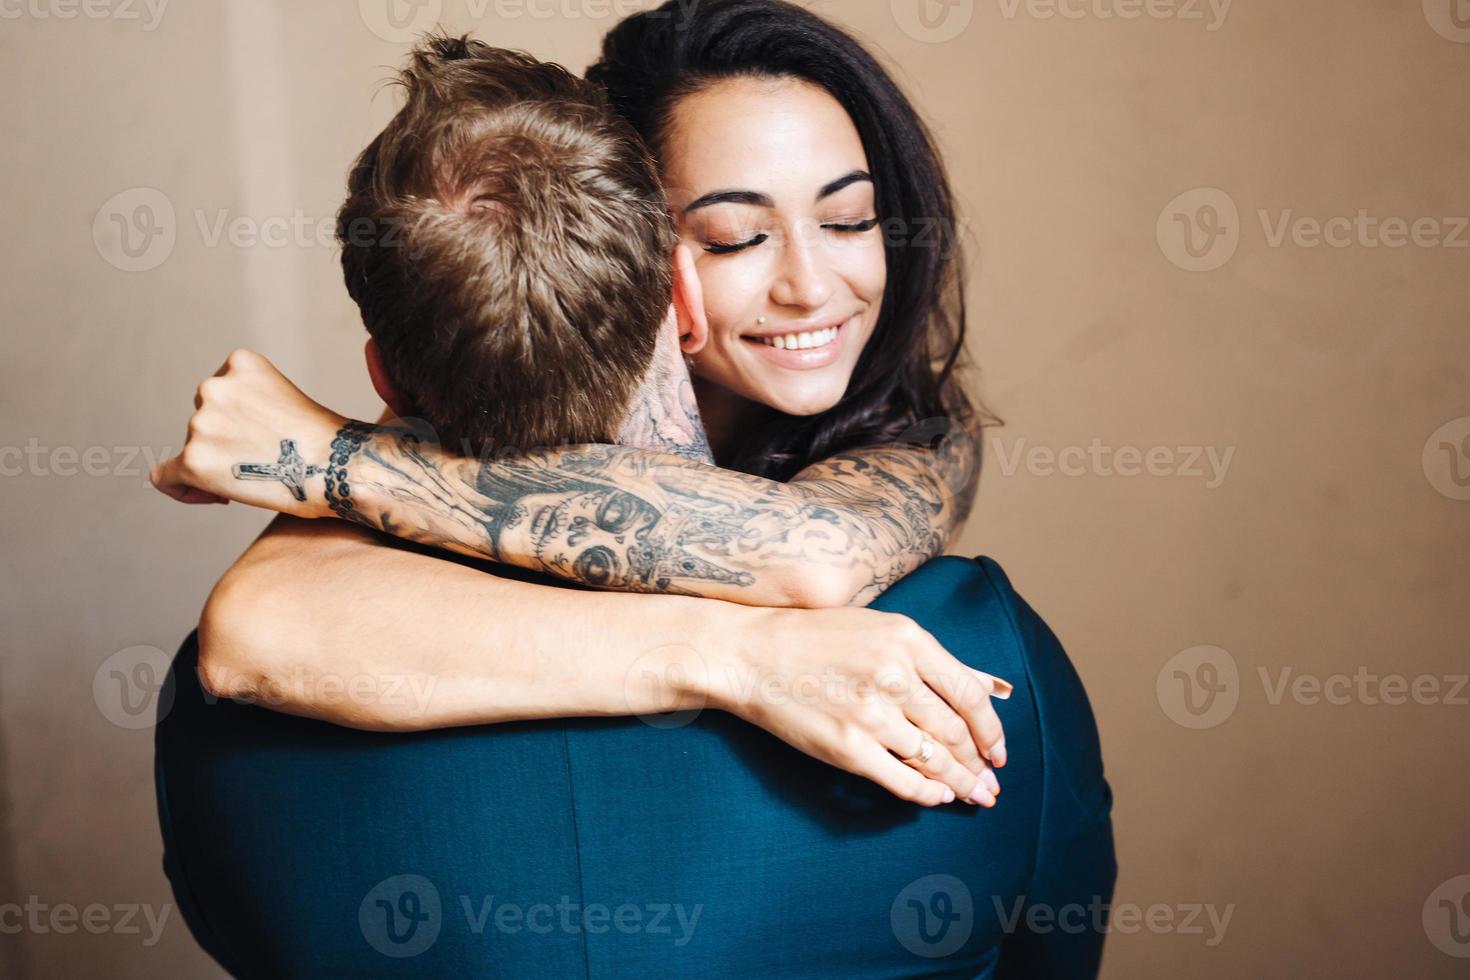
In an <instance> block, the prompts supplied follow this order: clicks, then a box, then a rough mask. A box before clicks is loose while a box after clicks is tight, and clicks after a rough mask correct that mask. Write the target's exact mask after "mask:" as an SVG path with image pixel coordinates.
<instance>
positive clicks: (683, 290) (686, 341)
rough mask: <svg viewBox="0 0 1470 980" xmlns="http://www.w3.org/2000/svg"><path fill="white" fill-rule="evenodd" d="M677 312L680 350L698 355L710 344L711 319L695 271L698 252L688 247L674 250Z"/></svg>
mask: <svg viewBox="0 0 1470 980" xmlns="http://www.w3.org/2000/svg"><path fill="white" fill-rule="evenodd" d="M673 264H674V312H675V313H676V314H677V316H678V319H679V349H680V350H682V351H683V352H684V353H685V354H698V353H699V352H700V351H702V350H704V345H705V344H706V343H708V342H709V320H708V319H707V318H706V317H705V315H704V289H703V287H701V286H700V284H699V273H697V272H695V271H694V253H692V252H690V251H689V248H688V246H686V245H678V246H676V247H675V248H674V258H673Z"/></svg>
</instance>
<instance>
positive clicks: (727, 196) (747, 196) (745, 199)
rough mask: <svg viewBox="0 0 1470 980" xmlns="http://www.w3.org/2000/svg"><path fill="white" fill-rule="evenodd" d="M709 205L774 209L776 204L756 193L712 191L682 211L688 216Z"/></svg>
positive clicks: (765, 196)
mask: <svg viewBox="0 0 1470 980" xmlns="http://www.w3.org/2000/svg"><path fill="white" fill-rule="evenodd" d="M711 204H750V205H753V206H755V207H758V208H774V207H775V206H776V202H775V201H773V200H771V199H770V197H769V196H768V195H765V194H760V193H757V192H756V191H714V192H712V193H709V194H706V195H704V196H703V197H699V198H695V199H694V201H693V203H691V204H690V205H689V206H688V207H687V208H685V209H684V213H685V214H688V213H689V212H691V211H698V210H699V209H700V208H707V207H709V206H710V205H711Z"/></svg>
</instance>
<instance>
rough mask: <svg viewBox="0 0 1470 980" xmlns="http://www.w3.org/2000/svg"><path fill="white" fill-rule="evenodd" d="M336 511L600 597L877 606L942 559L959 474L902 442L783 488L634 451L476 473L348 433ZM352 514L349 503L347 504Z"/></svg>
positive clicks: (473, 465) (423, 449)
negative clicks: (881, 597)
mask: <svg viewBox="0 0 1470 980" xmlns="http://www.w3.org/2000/svg"><path fill="white" fill-rule="evenodd" d="M333 459H334V462H335V461H337V460H345V463H337V480H336V481H335V484H334V482H333V480H332V474H330V473H329V474H328V488H329V493H328V495H327V499H328V501H329V502H331V501H332V500H333V499H334V493H333V492H332V488H333V487H334V485H335V486H336V488H337V490H338V491H340V486H341V483H342V476H343V475H345V476H346V478H347V481H348V483H347V485H348V488H349V495H348V496H347V497H345V498H344V497H343V496H342V495H341V494H340V492H336V493H335V500H336V504H335V505H334V506H333V507H332V511H333V512H335V513H337V514H338V515H339V516H342V517H348V518H351V519H353V520H356V521H358V522H361V523H363V524H365V525H367V526H369V527H373V528H375V529H378V530H382V531H386V532H388V533H391V534H394V535H397V536H399V537H402V538H405V539H408V540H411V541H415V542H418V543H421V544H426V545H430V546H433V547H436V548H444V549H448V550H452V551H456V552H459V553H461V554H467V555H473V556H478V557H483V558H488V559H491V560H494V561H499V562H505V563H508V564H515V565H520V566H523V567H526V568H531V569H534V570H537V571H543V572H547V573H550V574H553V575H556V576H558V577H560V578H563V579H567V580H571V581H576V582H580V583H584V584H587V585H592V586H597V587H601V588H609V589H619V590H624V591H637V592H664V593H678V594H686V595H696V596H704V597H708V598H719V599H727V600H731V601H734V602H740V603H746V604H750V605H765V606H835V605H844V604H849V603H857V604H865V603H866V602H868V601H871V599H872V598H874V597H875V596H876V595H878V594H879V593H881V592H882V591H883V589H885V588H887V587H888V586H889V585H891V584H892V583H893V582H895V581H897V580H898V579H899V578H901V577H902V576H903V575H905V574H907V573H908V572H909V571H912V570H913V569H914V568H916V567H918V565H920V564H922V563H923V562H924V561H925V560H927V559H928V558H930V557H933V556H934V555H936V554H939V553H940V552H942V551H943V550H944V547H945V544H946V541H947V539H948V537H949V535H950V534H951V533H952V531H953V529H954V527H955V526H956V525H957V523H958V521H959V520H960V519H961V517H962V511H963V510H965V509H967V508H968V499H967V498H966V497H965V493H964V492H963V488H962V491H961V492H958V493H957V492H955V491H954V490H952V489H951V487H950V484H949V483H947V482H946V479H945V467H947V466H951V465H952V463H951V462H950V461H947V460H945V459H942V458H940V457H939V456H938V455H937V454H936V453H934V452H932V451H931V450H929V449H926V448H923V447H919V446H910V445H898V446H894V447H889V448H878V449H874V450H865V451H860V452H856V453H851V454H844V455H841V456H838V457H835V458H834V459H832V460H829V461H827V462H826V463H824V464H822V465H821V466H819V467H813V468H812V470H811V471H810V472H809V473H807V474H803V477H802V478H799V479H797V480H794V481H792V482H791V483H780V482H776V481H773V480H767V479H763V478H760V477H756V476H751V475H748V474H744V473H738V472H734V471H731V470H724V469H719V468H717V467H714V466H710V465H707V464H702V463H699V462H696V461H693V460H689V459H684V458H679V457H675V456H671V455H668V454H663V453H657V452H651V451H648V450H645V449H639V448H631V447H624V446H576V447H568V448H563V449H553V450H540V451H534V452H529V453H525V454H521V455H515V456H506V457H500V458H490V459H484V460H471V459H465V458H462V457H457V456H452V455H449V454H448V453H446V452H445V451H444V449H443V448H442V447H441V446H439V445H437V444H433V443H427V442H422V441H420V440H418V439H417V438H415V437H414V436H413V435H412V434H410V433H408V432H406V431H404V430H401V429H393V428H387V427H368V426H363V425H360V424H354V425H352V426H349V427H348V428H347V429H344V430H343V433H342V434H341V435H339V439H338V442H337V446H336V449H335V451H334V455H333ZM344 501H345V503H344Z"/></svg>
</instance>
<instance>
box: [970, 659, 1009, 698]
mask: <svg viewBox="0 0 1470 980" xmlns="http://www.w3.org/2000/svg"><path fill="white" fill-rule="evenodd" d="M970 669H971V670H973V671H974V672H975V673H976V674H978V675H979V676H981V677H987V678H989V679H990V682H991V684H992V685H994V688H995V689H994V691H993V692H992V693H991V695H990V696H991V697H993V698H995V699H996V700H998V701H1009V700H1010V698H1011V692H1012V691H1014V690H1015V687H1014V686H1012V684H1011V682H1010V681H1008V680H1006V679H1005V678H1003V677H996V676H995V675H994V674H988V673H986V672H985V671H983V670H980V669H979V668H977V667H971V668H970Z"/></svg>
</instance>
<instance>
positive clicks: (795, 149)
mask: <svg viewBox="0 0 1470 980" xmlns="http://www.w3.org/2000/svg"><path fill="white" fill-rule="evenodd" d="M676 7H677V12H678V14H679V16H677V17H676V16H672V14H673V13H674V12H675V9H676ZM400 81H401V84H402V89H403V94H404V105H403V108H402V110H401V111H400V112H399V113H398V114H397V115H396V116H395V117H394V119H393V120H392V121H391V122H390V123H389V124H388V126H387V128H386V129H385V130H384V131H383V132H382V133H381V134H380V135H379V136H378V137H377V138H376V139H374V140H373V141H372V143H371V144H369V146H368V147H367V149H366V150H364V151H363V153H362V155H361V156H360V157H359V159H358V160H357V162H356V164H355V165H354V167H353V170H352V172H351V174H350V176H349V181H348V185H349V194H348V198H347V200H346V202H345V204H344V205H343V207H342V210H341V213H340V216H339V218H340V220H339V224H338V230H339V237H340V239H341V242H342V248H343V253H342V263H343V269H344V272H345V275H346V281H347V287H348V290H349V292H350V293H351V295H352V297H353V299H354V300H355V301H356V302H357V304H358V306H359V309H360V310H361V313H362V317H363V320H364V322H365V324H366V326H367V329H368V333H369V334H370V337H371V339H370V340H369V342H368V344H367V351H366V354H367V368H368V372H369V374H370V376H371V378H372V381H373V383H374V385H375V387H376V389H377V391H378V392H379V393H380V394H381V395H382V397H383V399H384V401H385V402H386V403H387V405H388V411H387V412H386V413H385V417H384V419H383V420H380V422H379V423H377V424H369V423H365V422H358V421H352V420H348V419H346V418H343V417H341V416H338V415H336V414H334V413H332V412H330V411H328V410H326V409H325V408H323V407H322V406H320V405H318V404H316V403H315V402H313V401H311V400H310V399H309V398H307V397H306V396H305V395H304V394H302V393H301V392H300V391H299V390H298V389H296V388H295V387H294V386H293V385H292V384H291V383H290V382H289V381H288V380H286V379H285V378H284V377H283V376H282V375H281V374H280V373H279V372H277V371H276V370H275V368H274V367H273V366H272V365H270V364H269V362H267V361H266V360H265V359H263V358H261V357H259V356H257V355H254V354H250V353H247V352H237V353H236V354H233V355H231V357H230V359H229V360H228V361H227V362H226V364H225V366H224V367H223V368H222V369H221V371H220V372H219V374H217V375H216V376H215V377H214V378H211V379H208V380H206V381H205V382H204V383H203V384H202V385H201V386H200V390H199V393H198V396H197V398H196V401H195V407H196V413H195V415H194V417H193V419H192V420H191V422H190V428H189V432H190V435H189V441H188V443H187V445H186V447H185V449H184V450H183V452H182V453H181V454H180V456H178V457H176V458H174V459H171V460H169V461H167V462H165V463H162V464H160V465H159V466H158V467H157V468H156V469H155V471H154V474H153V477H154V482H155V484H156V485H157V486H158V487H159V488H160V489H162V490H163V491H165V492H166V493H169V494H170V495H172V496H174V497H177V498H178V499H181V500H184V501H187V502H192V503H205V502H223V501H227V500H234V501H240V502H244V503H248V504H253V505H256V506H260V507H265V508H270V509H273V510H277V511H280V512H282V514H283V515H284V516H282V517H280V518H278V519H277V521H276V522H275V523H274V524H272V526H271V527H270V529H269V530H267V531H266V533H265V534H264V535H262V536H261V537H260V539H259V540H257V541H256V542H255V543H254V544H253V545H252V546H251V547H250V549H249V550H248V551H247V552H246V553H245V555H244V556H242V557H241V558H240V560H239V561H238V562H237V563H236V564H235V566H234V567H233V568H232V569H231V570H230V571H229V572H228V573H227V574H226V575H225V577H224V578H223V579H222V580H221V581H220V583H219V585H218V586H217V587H216V588H215V590H214V592H213V594H212V595H211V597H210V600H209V603H208V605H207V606H206V609H205V611H204V615H203V618H202V620H201V623H200V628H199V630H198V632H197V636H196V637H191V638H190V639H189V641H187V642H186V643H185V645H184V647H183V649H182V650H181V651H180V654H179V657H178V660H177V662H176V669H175V671H174V672H173V675H172V680H171V683H173V684H174V685H175V686H176V690H175V691H174V692H173V697H172V708H171V709H170V710H169V712H168V713H167V715H166V716H165V717H163V718H162V719H161V721H160V724H159V726H158V729H157V767H156V774H157V788H158V802H159V810H160V820H161V822H162V825H163V832H164V840H165V867H166V870H167V872H168V874H169V877H170V880H171V883H172V885H173V888H174V892H175V895H176V896H177V898H178V902H179V906H180V910H181V912H182V913H183V914H184V916H185V918H186V919H187V920H188V922H189V925H190V928H191V930H192V931H193V932H194V934H195V936H196V937H197V938H198V939H199V941H200V943H201V944H202V945H203V946H204V947H205V948H206V949H207V950H208V951H209V952H210V954H211V955H213V956H214V957H215V958H216V959H217V960H219V962H220V963H221V964H222V965H223V966H225V967H226V968H227V969H228V970H229V971H230V972H231V973H233V974H236V975H239V976H252V977H253V976H261V977H298V976H299V977H318V976H375V977H381V976H466V975H476V976H513V977H569V976H586V977H619V978H621V977H650V976H674V975H680V976H700V977H735V976H741V977H743V976H748V975H753V974H760V973H769V974H772V975H777V976H782V977H817V976H870V977H900V976H945V977H951V976H952V977H973V976H1056V977H1086V976H1093V975H1095V974H1096V972H1097V970H1098V965H1099V962H1100V958H1101V952H1102V945H1103V939H1104V933H1105V931H1106V928H1105V918H1104V919H1103V920H1101V922H1099V921H1098V919H1097V916H1096V914H1095V913H1089V915H1088V916H1087V917H1086V921H1085V922H1084V921H1083V917H1071V918H1069V914H1068V913H1069V911H1070V910H1074V909H1076V908H1082V909H1091V910H1096V909H1097V908H1098V907H1099V906H1101V907H1103V908H1106V906H1107V904H1108V903H1109V902H1110V900H1111V895H1112V889H1113V881H1114V877H1115V874H1116V864H1115V861H1114V855H1113V842H1112V829H1111V818H1110V813H1111V802H1112V798H1111V793H1110V791H1109V789H1108V786H1107V783H1106V782H1105V780H1104V778H1103V772H1102V760H1101V754H1100V750H1099V746H1098V739H1097V732H1096V726H1095V724H1094V721H1093V718H1092V713H1091V709H1090V707H1089V705H1088V702H1087V697H1086V694H1085V693H1084V691H1083V689H1082V686H1081V684H1080V682H1079V681H1078V678H1077V676H1076V673H1075V671H1074V670H1073V668H1072V666H1071V664H1070V663H1069V662H1068V660H1067V657H1066V655H1065V653H1063V651H1062V649H1061V647H1060V646H1059V645H1058V643H1057V640H1056V638H1055V637H1054V636H1053V635H1052V633H1051V631H1050V630H1049V629H1047V627H1046V625H1045V624H1044V623H1043V622H1042V621H1041V619H1040V618H1039V617H1038V616H1037V615H1036V614H1035V613H1034V612H1033V611H1032V610H1031V608H1030V607H1029V606H1028V605H1027V604H1026V603H1025V602H1024V601H1023V600H1022V599H1021V598H1020V597H1019V596H1018V595H1017V594H1016V593H1015V591H1014V590H1013V589H1012V588H1011V585H1010V583H1009V582H1008V581H1007V579H1006V577H1005V575H1004V574H1003V573H1002V572H1001V570H1000V568H999V567H998V566H997V565H995V564H994V563H993V562H991V561H989V560H988V559H983V558H981V559H975V560H969V559H960V558H956V557H939V556H940V555H941V554H942V552H943V551H944V550H945V548H946V547H947V546H948V544H949V543H950V542H952V541H953V539H954V537H955V535H956V533H957V532H958V530H959V528H960V526H961V524H962V522H963V521H964V519H965V518H966V516H967V514H968V511H969V508H970V503H971V501H972V499H973V495H974V488H975V484H976V481H977V478H978V467H979V460H978V445H979V440H978V426H979V422H980V413H979V411H978V410H977V409H976V408H975V407H974V406H973V405H972V404H971V402H970V401H969V400H968V399H967V397H966V395H965V393H964V392H963V390H962V389H961V386H960V384H959V381H958V378H957V375H956V365H957V362H958V360H959V358H960V355H961V350H962V345H963V341H964V325H965V315H964V302H963V297H964V276H963V269H962V266H961V261H960V254H959V247H958V243H957V241H956V240H955V239H956V228H955V225H956V221H955V214H954V209H953V204H952V199H951V193H950V189H949V186H948V183H947V180H946V176H945V172H944V168H943V166H942V164H941V162H940V159H939V157H938V155H937V152H936V150H935V148H934V145H933V142H932V140H931V138H930V136H929V135H928V133H927V131H926V129H925V127H924V125H923V123H922V122H921V121H920V118H919V116H918V114H917V113H916V112H915V110H914V108H913V106H912V105H911V104H910V103H909V102H908V100H907V99H906V98H905V96H904V95H903V94H902V92H901V91H900V90H899V89H898V87H897V86H896V85H895V83H894V82H893V80H892V79H891V78H890V77H889V76H888V74H887V73H886V72H885V71H884V70H883V68H882V67H881V66H880V65H879V64H878V63H877V61H876V60H875V59H874V58H873V57H872V56H871V55H870V54H869V53H868V52H867V51H865V50H864V49H863V47H862V46H861V45H859V44H858V43H857V42H856V41H855V40H853V39H852V38H851V37H850V36H848V35H847V34H846V33H844V32H843V31H841V30H840V29H838V28H837V27H835V26H833V25H831V24H829V23H827V22H825V21H823V20H822V19H820V18H818V17H817V16H815V15H813V14H811V13H810V12H808V11H806V10H804V9H802V8H800V7H797V6H794V5H792V4H788V3H783V2H779V0H709V2H704V3H700V4H697V5H689V4H683V5H676V4H674V3H673V2H670V3H668V4H665V5H664V7H663V8H660V9H659V10H654V11H646V12H643V13H639V14H634V15H632V16H630V17H629V18H627V19H626V20H624V21H623V22H621V23H620V24H619V25H617V27H615V28H614V29H613V31H612V32H611V33H610V34H609V35H608V36H607V38H606V39H605V40H604V43H603V48H602V54H601V58H600V60H599V61H598V62H597V63H596V64H594V65H593V66H592V67H591V68H590V69H589V70H588V73H587V78H586V79H579V78H577V77H576V76H574V75H572V74H570V73H569V72H567V71H565V70H564V69H562V68H561V67H560V66H557V65H552V64H546V63H542V62H538V61H536V60H534V59H532V58H530V57H528V56H526V55H524V54H520V53H516V52H509V51H504V50H499V49H495V48H492V47H490V46H488V45H486V44H484V43H482V42H479V41H476V40H472V39H469V38H458V39H456V38H450V37H443V36H438V37H431V38H427V39H425V40H424V42H423V43H422V44H421V45H420V46H419V47H417V48H416V49H415V50H414V51H413V52H412V54H411V56H410V58H409V61H408V64H407V65H406V67H405V68H404V69H403V71H402V73H401V76H400ZM303 518H328V519H326V520H303ZM406 691H412V692H418V693H417V694H416V695H415V696H412V697H408V696H404V692H406ZM163 703H169V702H167V701H165V702H163ZM267 706H268V708H269V710H267ZM1002 786H1003V787H1004V791H1003V792H1002Z"/></svg>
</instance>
